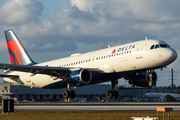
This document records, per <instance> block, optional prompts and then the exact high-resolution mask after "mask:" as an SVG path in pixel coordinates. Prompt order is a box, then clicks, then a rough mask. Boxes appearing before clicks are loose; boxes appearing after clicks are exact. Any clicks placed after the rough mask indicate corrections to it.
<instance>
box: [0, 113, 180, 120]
mask: <svg viewBox="0 0 180 120" xmlns="http://www.w3.org/2000/svg"><path fill="white" fill-rule="evenodd" d="M132 116H134V117H143V116H144V117H147V116H149V117H156V116H157V114H156V113H148V112H145V113H134V112H124V113H123V112H120V113H115V112H112V113H111V112H110V113H106V112H98V113H95V112H74V111H73V112H48V111H47V112H17V111H16V112H14V114H11V113H9V114H8V115H7V114H4V115H2V114H1V115H0V120H132V119H131V117H132ZM160 117H161V120H162V113H160ZM170 117H171V118H170V119H171V120H180V113H170Z"/></svg>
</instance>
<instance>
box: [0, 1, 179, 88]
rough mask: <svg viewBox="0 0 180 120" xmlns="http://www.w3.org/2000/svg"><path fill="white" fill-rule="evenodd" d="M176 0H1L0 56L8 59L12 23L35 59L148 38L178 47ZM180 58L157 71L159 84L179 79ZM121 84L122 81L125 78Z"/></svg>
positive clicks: (48, 58)
mask: <svg viewBox="0 0 180 120" xmlns="http://www.w3.org/2000/svg"><path fill="white" fill-rule="evenodd" d="M179 6H180V1H179V0H171V1H169V0H106V1H105V0H0V15H1V17H0V54H1V58H0V62H1V63H10V60H9V55H8V51H7V47H6V42H5V37H4V31H5V30H7V29H13V30H14V31H15V33H16V34H17V36H18V37H19V39H20V41H21V42H22V44H23V45H24V47H25V48H26V49H27V51H28V52H29V54H30V56H31V57H32V59H33V60H34V61H36V62H44V61H48V60H53V59H57V58H62V57H66V56H69V55H71V54H73V53H85V52H88V51H93V50H98V49H102V48H106V47H107V46H108V45H110V46H115V45H120V44H124V43H129V42H134V41H138V40H143V39H144V38H145V37H147V38H148V39H158V40H163V41H165V42H167V43H168V44H169V45H170V46H171V47H172V48H174V49H175V50H176V51H177V52H178V54H179V53H180V40H179V39H180V12H179V11H180V7H179ZM179 62H180V59H179V58H178V59H177V60H176V61H175V62H174V63H173V64H171V65H170V66H168V68H166V69H164V70H163V71H160V70H156V71H157V73H158V82H157V85H158V86H168V85H170V84H171V81H170V78H171V77H170V75H171V74H170V70H171V68H174V70H175V73H174V75H175V76H174V78H175V81H174V83H175V84H176V85H177V86H179V85H180V82H179V81H180V79H179V77H180V75H179V74H180V64H179ZM119 82H120V84H127V83H126V82H125V81H124V80H120V81H119Z"/></svg>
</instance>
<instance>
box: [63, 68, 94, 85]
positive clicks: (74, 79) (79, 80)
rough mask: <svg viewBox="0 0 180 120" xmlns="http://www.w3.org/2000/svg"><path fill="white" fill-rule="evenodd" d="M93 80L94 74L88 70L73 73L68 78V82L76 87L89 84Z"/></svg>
mask: <svg viewBox="0 0 180 120" xmlns="http://www.w3.org/2000/svg"><path fill="white" fill-rule="evenodd" d="M91 80H92V74H91V72H90V71H89V70H88V69H79V70H75V71H71V72H70V73H69V74H68V75H67V77H66V82H67V83H68V84H70V85H75V86H77V85H86V84H89V83H90V82H91Z"/></svg>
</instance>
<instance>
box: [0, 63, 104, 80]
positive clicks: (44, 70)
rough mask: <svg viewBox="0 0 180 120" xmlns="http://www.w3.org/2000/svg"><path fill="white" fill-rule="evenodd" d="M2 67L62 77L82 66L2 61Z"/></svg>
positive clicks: (95, 71) (98, 71)
mask: <svg viewBox="0 0 180 120" xmlns="http://www.w3.org/2000/svg"><path fill="white" fill-rule="evenodd" d="M0 69H3V70H4V73H6V72H9V71H11V70H13V71H20V72H29V73H31V75H32V76H33V75H36V74H46V75H50V76H54V77H58V78H61V77H66V75H67V74H68V73H69V72H71V71H75V70H78V69H81V68H78V67H72V68H71V67H69V68H64V67H49V66H30V65H13V64H2V63H0ZM84 69H88V70H89V71H90V72H91V73H93V74H96V73H100V72H102V71H100V70H99V69H97V68H84ZM0 77H3V76H0ZM6 77H7V76H6ZM9 77H11V76H9Z"/></svg>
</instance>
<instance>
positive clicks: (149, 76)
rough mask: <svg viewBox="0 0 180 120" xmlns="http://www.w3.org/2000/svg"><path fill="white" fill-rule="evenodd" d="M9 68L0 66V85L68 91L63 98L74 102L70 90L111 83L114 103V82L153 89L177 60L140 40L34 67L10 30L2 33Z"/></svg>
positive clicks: (164, 48)
mask: <svg viewBox="0 0 180 120" xmlns="http://www.w3.org/2000/svg"><path fill="white" fill-rule="evenodd" d="M4 33H5V37H6V41H7V47H8V50H9V56H10V61H11V64H3V63H1V64H0V69H3V70H4V73H6V74H1V75H0V77H3V79H4V81H7V82H10V83H15V84H19V85H23V86H29V87H36V88H45V89H55V88H66V87H67V88H68V89H67V90H65V91H64V92H63V97H64V98H72V99H73V98H74V97H75V92H74V91H73V90H71V87H73V86H74V87H76V86H83V85H91V84H98V83H103V82H107V81H111V84H112V89H111V90H110V91H108V92H107V94H106V95H107V98H109V99H111V98H114V99H117V98H118V96H119V94H118V92H117V91H115V90H114V87H115V85H116V84H118V79H120V78H124V79H126V80H128V81H129V83H130V84H134V85H136V86H141V87H147V86H155V85H156V81H157V74H156V73H155V71H154V70H155V69H161V68H163V67H165V66H167V65H169V64H170V63H172V62H173V61H175V60H176V58H177V53H176V51H175V50H174V49H172V48H171V47H170V46H169V45H168V44H167V43H165V42H163V41H160V40H147V39H146V40H143V41H138V42H132V43H129V44H124V45H119V46H115V47H109V48H106V49H102V50H97V51H93V52H88V53H83V54H80V53H78V54H73V55H71V56H69V57H66V58H61V59H57V60H53V61H48V62H43V63H35V62H34V61H33V60H32V59H31V57H30V56H29V54H28V53H27V51H26V50H25V49H24V47H23V46H22V44H21V43H20V41H19V39H18V38H17V36H16V35H15V33H14V32H13V30H7V31H5V32H4Z"/></svg>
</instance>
